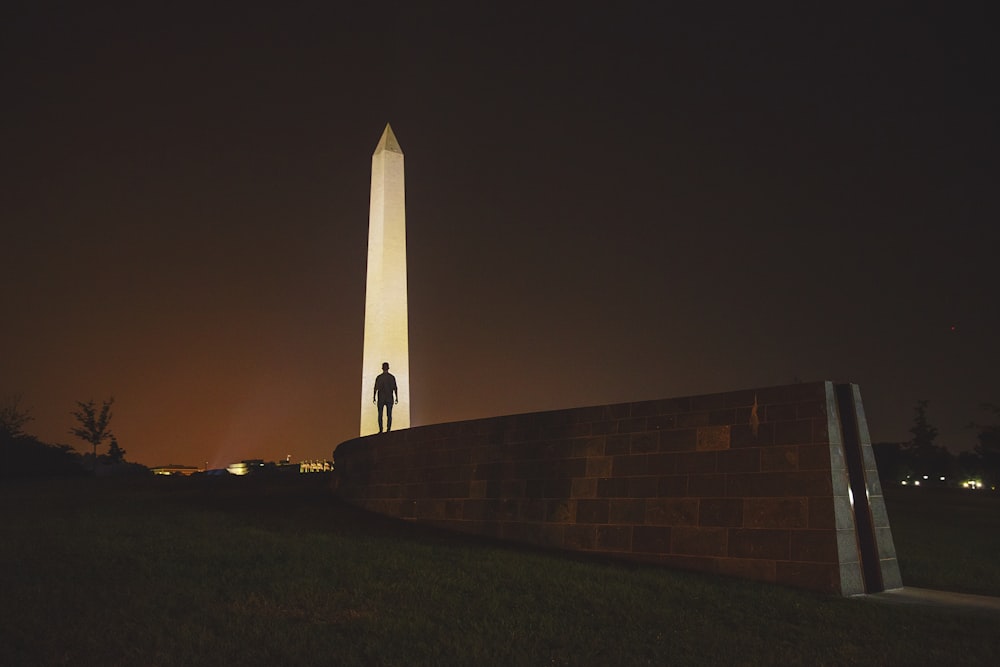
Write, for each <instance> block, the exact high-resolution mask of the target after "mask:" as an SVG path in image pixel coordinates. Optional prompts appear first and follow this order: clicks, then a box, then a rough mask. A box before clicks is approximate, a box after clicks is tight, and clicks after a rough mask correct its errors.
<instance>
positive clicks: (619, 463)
mask: <svg viewBox="0 0 1000 667" xmlns="http://www.w3.org/2000/svg"><path fill="white" fill-rule="evenodd" d="M648 470H649V456H648V455H647V454H635V455H627V456H616V457H614V459H613V460H612V462H611V472H612V474H613V475H614V476H615V477H635V476H636V475H645V474H647V471H648Z"/></svg>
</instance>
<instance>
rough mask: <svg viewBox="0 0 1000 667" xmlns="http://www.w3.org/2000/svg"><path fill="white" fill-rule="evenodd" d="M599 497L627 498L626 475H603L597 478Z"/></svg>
mask: <svg viewBox="0 0 1000 667" xmlns="http://www.w3.org/2000/svg"><path fill="white" fill-rule="evenodd" d="M597 497H598V498H626V497H628V478H626V477H602V478H600V479H598V480H597Z"/></svg>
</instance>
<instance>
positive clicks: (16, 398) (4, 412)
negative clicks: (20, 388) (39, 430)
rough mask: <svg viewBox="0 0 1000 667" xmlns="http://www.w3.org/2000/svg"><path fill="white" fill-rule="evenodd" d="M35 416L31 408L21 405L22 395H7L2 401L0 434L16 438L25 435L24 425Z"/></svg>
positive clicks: (0, 403)
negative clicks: (32, 414)
mask: <svg viewBox="0 0 1000 667" xmlns="http://www.w3.org/2000/svg"><path fill="white" fill-rule="evenodd" d="M32 419H34V417H32V416H31V410H30V409H28V408H22V407H21V395H20V394H12V395H10V396H5V397H4V399H3V401H2V402H0V434H2V435H6V436H9V437H11V438H16V437H18V436H21V435H24V425H25V424H27V423H28V422H30V421H31V420H32Z"/></svg>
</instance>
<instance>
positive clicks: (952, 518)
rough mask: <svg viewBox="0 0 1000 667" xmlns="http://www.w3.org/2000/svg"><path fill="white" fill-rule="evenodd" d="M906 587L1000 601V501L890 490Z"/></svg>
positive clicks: (978, 494) (990, 496)
mask: <svg viewBox="0 0 1000 667" xmlns="http://www.w3.org/2000/svg"><path fill="white" fill-rule="evenodd" d="M884 493H885V498H886V506H887V509H888V511H889V523H890V525H891V526H892V533H893V541H894V542H895V544H896V551H897V552H898V555H899V562H900V571H901V573H902V575H903V583H904V584H905V585H907V586H918V587H922V588H934V589H938V590H946V591H955V592H960V593H978V594H981V595H993V596H997V597H1000V495H998V494H996V493H992V492H984V491H970V490H968V489H933V488H927V489H919V488H913V487H891V488H885V489H884Z"/></svg>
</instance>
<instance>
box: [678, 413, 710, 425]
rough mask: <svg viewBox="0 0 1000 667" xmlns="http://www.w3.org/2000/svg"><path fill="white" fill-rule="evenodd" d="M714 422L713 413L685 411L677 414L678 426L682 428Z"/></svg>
mask: <svg viewBox="0 0 1000 667" xmlns="http://www.w3.org/2000/svg"><path fill="white" fill-rule="evenodd" d="M711 423H712V413H710V412H708V411H705V412H685V413H682V414H679V415H677V426H678V427H680V428H694V427H695V426H708V425H710V424H711Z"/></svg>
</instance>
